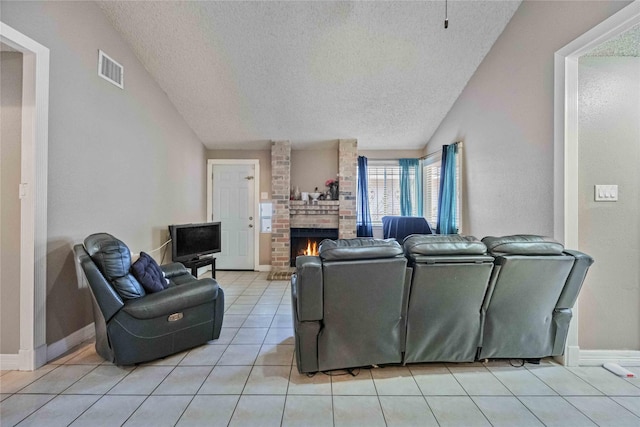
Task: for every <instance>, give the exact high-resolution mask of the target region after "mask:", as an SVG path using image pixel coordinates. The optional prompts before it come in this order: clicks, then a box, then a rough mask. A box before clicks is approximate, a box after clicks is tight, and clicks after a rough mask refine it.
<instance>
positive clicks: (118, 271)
mask: <svg viewBox="0 0 640 427" xmlns="http://www.w3.org/2000/svg"><path fill="white" fill-rule="evenodd" d="M84 247H85V249H86V251H87V253H88V254H89V256H90V257H91V259H92V260H93V262H94V263H95V264H96V266H97V267H98V269H99V270H100V272H101V273H102V275H103V276H104V277H105V279H107V281H109V282H110V283H111V284H112V285H113V287H114V289H115V290H116V291H117V292H118V294H120V296H121V297H122V298H123V299H133V298H138V297H141V296H144V295H145V292H144V289H143V288H142V285H140V283H139V282H138V281H137V280H136V279H135V277H133V275H131V274H129V269H130V268H131V252H130V251H129V248H128V247H127V245H125V244H124V243H123V242H122V241H120V240H118V239H116V238H115V237H113V236H112V235H110V234H107V233H96V234H92V235H91V236H89V237H87V238H86V239H84Z"/></svg>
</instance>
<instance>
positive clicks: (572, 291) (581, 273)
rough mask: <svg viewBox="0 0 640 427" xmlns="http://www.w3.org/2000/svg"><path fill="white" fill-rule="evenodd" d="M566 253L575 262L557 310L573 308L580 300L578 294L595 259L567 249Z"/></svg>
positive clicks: (559, 299)
mask: <svg viewBox="0 0 640 427" xmlns="http://www.w3.org/2000/svg"><path fill="white" fill-rule="evenodd" d="M564 253H565V254H566V255H570V256H572V257H574V258H575V261H574V263H573V268H572V269H571V272H570V273H569V277H568V278H567V282H566V283H565V285H564V288H563V289H562V293H561V294H560V298H558V302H557V304H556V308H557V309H560V308H571V307H573V305H574V304H575V303H576V300H577V299H578V293H579V292H580V288H582V284H583V283H584V278H585V277H586V275H587V271H588V270H589V267H591V264H593V258H591V257H590V256H589V255H587V254H585V253H582V252H580V251H575V250H570V249H567V250H565V251H564Z"/></svg>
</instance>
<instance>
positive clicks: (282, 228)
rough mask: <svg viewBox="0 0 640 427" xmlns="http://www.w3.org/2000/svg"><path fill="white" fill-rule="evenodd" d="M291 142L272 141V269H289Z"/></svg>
mask: <svg viewBox="0 0 640 427" xmlns="http://www.w3.org/2000/svg"><path fill="white" fill-rule="evenodd" d="M290 182H291V142H289V141H273V142H272V143H271V199H272V200H273V217H272V219H271V268H272V271H284V270H289V258H290V255H291V253H290V251H291V249H290V244H291V242H290V220H289V195H290V191H291V184H290Z"/></svg>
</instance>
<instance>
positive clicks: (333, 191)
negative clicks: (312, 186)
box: [329, 182, 340, 200]
mask: <svg viewBox="0 0 640 427" xmlns="http://www.w3.org/2000/svg"><path fill="white" fill-rule="evenodd" d="M329 194H330V195H331V200H338V199H339V197H340V195H339V192H338V183H337V182H333V183H332V184H329Z"/></svg>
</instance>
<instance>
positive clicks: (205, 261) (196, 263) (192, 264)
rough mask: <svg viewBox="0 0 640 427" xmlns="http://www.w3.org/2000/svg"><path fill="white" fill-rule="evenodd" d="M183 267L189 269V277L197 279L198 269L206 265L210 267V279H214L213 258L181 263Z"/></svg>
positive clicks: (214, 265)
mask: <svg viewBox="0 0 640 427" xmlns="http://www.w3.org/2000/svg"><path fill="white" fill-rule="evenodd" d="M182 264H184V266H185V267H187V268H190V269H191V275H192V276H194V277H196V278H197V277H198V269H199V268H200V267H205V266H207V265H210V266H211V277H212V278H214V279H215V278H216V259H215V258H214V257H204V258H196V259H192V260H190V261H182Z"/></svg>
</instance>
